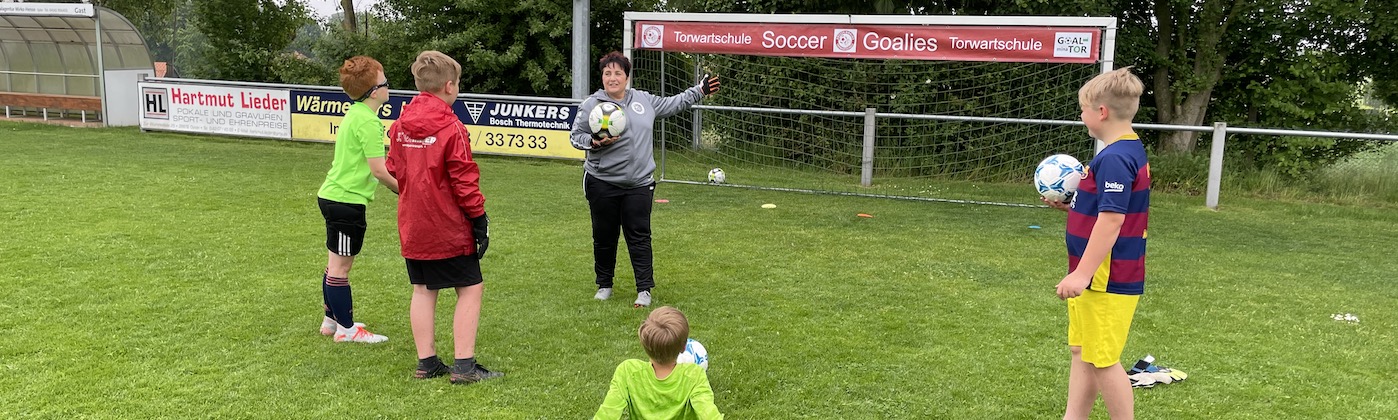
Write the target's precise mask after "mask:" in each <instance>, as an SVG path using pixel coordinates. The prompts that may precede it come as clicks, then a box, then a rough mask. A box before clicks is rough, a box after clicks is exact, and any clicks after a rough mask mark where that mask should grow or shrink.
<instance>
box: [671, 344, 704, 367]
mask: <svg viewBox="0 0 1398 420" xmlns="http://www.w3.org/2000/svg"><path fill="white" fill-rule="evenodd" d="M675 362H676V363H693V364H696V365H699V367H701V368H704V370H709V351H708V350H706V349H704V345H703V344H699V341H697V340H695V339H693V338H691V339H689V341H686V342H685V343H684V351H683V352H680V357H678V358H676V359H675Z"/></svg>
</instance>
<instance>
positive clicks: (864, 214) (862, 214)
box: [858, 213, 874, 219]
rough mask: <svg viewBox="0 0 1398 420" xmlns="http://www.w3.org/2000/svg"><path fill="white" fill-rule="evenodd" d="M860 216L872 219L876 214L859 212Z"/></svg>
mask: <svg viewBox="0 0 1398 420" xmlns="http://www.w3.org/2000/svg"><path fill="white" fill-rule="evenodd" d="M858 216H859V217H866V218H870V219H872V218H874V215H872V214H868V213H859V214H858Z"/></svg>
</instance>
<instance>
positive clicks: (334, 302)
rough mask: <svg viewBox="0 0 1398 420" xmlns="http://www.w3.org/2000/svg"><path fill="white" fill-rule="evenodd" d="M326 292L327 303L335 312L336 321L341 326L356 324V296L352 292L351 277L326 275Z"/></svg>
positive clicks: (324, 289)
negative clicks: (353, 296)
mask: <svg viewBox="0 0 1398 420" xmlns="http://www.w3.org/2000/svg"><path fill="white" fill-rule="evenodd" d="M322 284H323V285H324V286H323V289H322V290H323V291H324V293H325V303H326V305H327V306H330V311H331V312H332V313H334V315H335V316H334V317H333V318H335V322H337V323H339V324H340V326H342V327H345V328H349V327H353V326H354V298H352V297H351V296H352V295H351V294H350V283H349V277H330V274H326V275H325V282H324V283H322Z"/></svg>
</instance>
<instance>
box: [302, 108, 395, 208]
mask: <svg viewBox="0 0 1398 420" xmlns="http://www.w3.org/2000/svg"><path fill="white" fill-rule="evenodd" d="M383 138H384V128H383V121H379V116H378V115H376V114H375V113H374V110H372V109H369V106H368V105H365V104H364V103H363V102H355V103H354V105H351V106H350V107H349V110H347V111H345V119H344V120H342V121H341V122H340V128H339V131H338V132H336V133H335V160H334V161H331V163H330V172H329V173H327V174H325V183H322V184H320V192H319V193H318V194H317V195H319V196H320V198H324V199H326V200H330V201H338V202H341V203H351V204H369V202H370V201H374V190H377V189H378V184H379V181H378V180H377V179H375V178H374V174H373V173H372V172H370V171H369V161H368V160H367V159H369V158H376V157H384V147H383V144H384V143H383Z"/></svg>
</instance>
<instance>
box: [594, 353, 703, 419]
mask: <svg viewBox="0 0 1398 420" xmlns="http://www.w3.org/2000/svg"><path fill="white" fill-rule="evenodd" d="M622 412H628V413H631V418H632V419H683V420H688V419H702V420H710V419H719V420H721V419H723V414H722V413H719V412H718V406H716V405H714V390H713V388H710V387H709V377H708V375H707V374H705V373H704V368H701V367H699V365H696V364H693V363H681V364H678V365H675V370H674V371H673V372H670V376H667V377H665V379H656V378H655V368H654V367H653V366H651V364H650V362H647V361H643V360H637V359H631V360H627V361H625V362H621V365H620V366H617V367H616V373H614V374H612V386H611V389H609V390H607V398H606V399H605V400H603V401H602V406H601V407H599V408H597V414H596V415H593V417H592V418H593V420H600V419H608V420H610V419H620V418H621V413H622Z"/></svg>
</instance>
